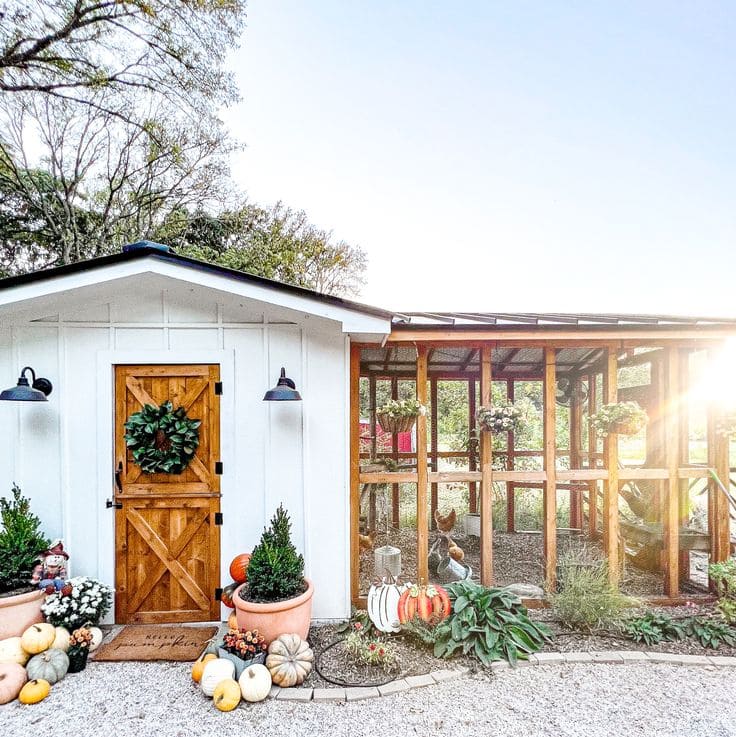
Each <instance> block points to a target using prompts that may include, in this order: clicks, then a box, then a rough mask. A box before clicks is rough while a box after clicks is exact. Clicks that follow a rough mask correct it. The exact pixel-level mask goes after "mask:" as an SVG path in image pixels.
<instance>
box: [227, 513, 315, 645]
mask: <svg viewBox="0 0 736 737" xmlns="http://www.w3.org/2000/svg"><path fill="white" fill-rule="evenodd" d="M313 594H314V586H313V585H312V582H311V581H309V580H308V579H306V578H304V557H303V556H301V555H300V554H298V553H297V551H296V548H295V547H294V544H293V543H292V541H291V522H290V521H289V515H288V514H287V512H286V510H285V509H284V508H283V506H279V508H278V509H277V510H276V514H275V515H274V516H273V519H272V520H271V526H270V527H268V528H267V529H265V530H264V531H263V535H262V536H261V541H260V542H259V543H258V545H256V547H255V548H254V550H253V553H252V554H251V558H250V563H249V564H248V580H247V581H246V582H245V583H244V584H242V585H240V586H238V588H237V589H235V592H234V593H233V604H234V605H235V616H236V618H237V622H238V629H240V630H250V631H251V632H252V631H254V630H258V632H259V633H260V634H261V635H262V636H263V637H264V639H265V641H266V643H269V644H270V643H271V642H273V640H275V639H276V638H277V637H278V636H279V635H283V634H298V635H299V636H300V637H301V638H302V639H303V640H304V639H306V638H307V634H308V633H309V623H310V621H311V619H312V596H313Z"/></svg>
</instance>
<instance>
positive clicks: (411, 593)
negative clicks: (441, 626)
mask: <svg viewBox="0 0 736 737" xmlns="http://www.w3.org/2000/svg"><path fill="white" fill-rule="evenodd" d="M398 608H399V622H400V623H401V624H406V623H407V622H411V620H412V619H414V618H415V617H419V619H421V620H422V621H423V622H429V621H435V622H440V621H442V620H443V619H445V617H447V616H449V614H450V609H451V605H450V596H449V595H448V593H447V591H445V590H444V589H443V588H442V586H436V585H434V584H430V585H428V586H420V585H418V584H414V586H411V587H410V588H408V589H407V590H406V591H404V593H403V594H402V595H401V598H400V599H399V607H398Z"/></svg>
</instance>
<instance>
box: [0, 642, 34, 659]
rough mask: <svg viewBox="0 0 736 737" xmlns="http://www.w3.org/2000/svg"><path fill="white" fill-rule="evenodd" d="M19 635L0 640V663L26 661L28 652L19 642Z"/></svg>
mask: <svg viewBox="0 0 736 737" xmlns="http://www.w3.org/2000/svg"><path fill="white" fill-rule="evenodd" d="M20 642H21V638H20V637H8V638H7V639H6V640H0V663H18V664H20V665H25V664H26V663H27V662H28V653H27V652H26V651H25V650H24V649H23V647H22V646H21V644H20Z"/></svg>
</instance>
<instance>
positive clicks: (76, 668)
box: [66, 627, 92, 673]
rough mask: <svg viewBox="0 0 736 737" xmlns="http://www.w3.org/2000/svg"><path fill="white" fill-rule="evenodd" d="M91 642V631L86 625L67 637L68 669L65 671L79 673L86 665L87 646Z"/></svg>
mask: <svg viewBox="0 0 736 737" xmlns="http://www.w3.org/2000/svg"><path fill="white" fill-rule="evenodd" d="M91 643H92V633H91V632H90V631H89V630H88V629H87V628H86V627H79V628H78V629H75V630H74V632H72V634H71V635H70V637H69V649H68V650H67V653H66V654H67V655H68V656H69V670H68V671H67V673H79V672H80V671H83V670H84V669H85V668H86V667H87V657H88V656H89V646H90V644H91Z"/></svg>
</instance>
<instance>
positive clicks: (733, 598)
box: [708, 558, 736, 623]
mask: <svg viewBox="0 0 736 737" xmlns="http://www.w3.org/2000/svg"><path fill="white" fill-rule="evenodd" d="M708 575H709V576H710V580H711V581H712V582H713V584H714V585H715V587H716V593H717V594H718V603H717V604H716V608H717V609H718V611H719V612H720V613H721V616H722V617H723V618H724V619H725V620H726V621H727V622H729V623H734V622H736V558H729V559H728V560H724V561H722V562H720V563H711V564H710V566H708Z"/></svg>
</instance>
